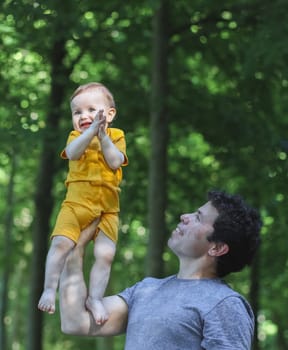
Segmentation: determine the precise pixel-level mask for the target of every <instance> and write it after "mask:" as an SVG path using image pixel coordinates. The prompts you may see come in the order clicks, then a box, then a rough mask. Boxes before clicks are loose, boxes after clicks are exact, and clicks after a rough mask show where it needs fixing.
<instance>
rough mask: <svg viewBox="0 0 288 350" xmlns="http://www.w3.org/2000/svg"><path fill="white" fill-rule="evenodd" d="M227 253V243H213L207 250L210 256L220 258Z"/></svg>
mask: <svg viewBox="0 0 288 350" xmlns="http://www.w3.org/2000/svg"><path fill="white" fill-rule="evenodd" d="M228 252H229V246H228V244H227V243H223V242H214V243H213V246H212V247H211V248H210V249H209V250H208V255H210V256H221V255H225V254H227V253H228Z"/></svg>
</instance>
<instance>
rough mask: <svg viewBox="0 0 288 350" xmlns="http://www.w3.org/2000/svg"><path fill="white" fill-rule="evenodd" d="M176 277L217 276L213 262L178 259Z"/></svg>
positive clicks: (198, 277)
mask: <svg viewBox="0 0 288 350" xmlns="http://www.w3.org/2000/svg"><path fill="white" fill-rule="evenodd" d="M177 277H178V278H182V279H202V278H218V276H217V273H216V270H215V266H214V264H213V265H212V264H207V263H205V260H204V261H203V260H202V259H200V260H194V261H183V260H182V261H180V266H179V271H178V274H177Z"/></svg>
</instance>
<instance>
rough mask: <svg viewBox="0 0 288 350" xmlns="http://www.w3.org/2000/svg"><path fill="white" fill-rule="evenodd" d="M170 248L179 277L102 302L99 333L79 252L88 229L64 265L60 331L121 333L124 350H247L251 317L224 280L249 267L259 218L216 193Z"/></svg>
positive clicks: (151, 281)
mask: <svg viewBox="0 0 288 350" xmlns="http://www.w3.org/2000/svg"><path fill="white" fill-rule="evenodd" d="M180 219H181V220H180V223H179V224H178V225H177V227H176V229H175V230H174V231H173V232H172V235H171V237H170V239H169V241H168V245H169V247H170V249H171V250H172V251H173V252H174V253H175V254H176V256H177V257H178V259H179V271H178V273H177V275H174V276H170V277H167V278H164V279H155V278H146V279H144V280H143V281H141V282H139V283H137V284H136V285H134V286H132V287H131V288H127V289H126V290H124V291H123V292H121V293H119V294H118V295H114V296H110V297H106V298H104V305H105V307H106V309H107V310H108V313H109V319H108V321H107V322H106V323H105V324H104V325H102V326H97V325H96V324H95V322H94V321H93V317H92V316H91V315H90V313H89V312H88V311H87V310H86V309H85V307H84V305H85V300H86V298H87V289H86V286H85V282H84V279H83V273H82V265H81V262H83V255H84V248H85V245H86V243H87V242H88V241H89V239H90V237H91V236H92V234H93V227H90V228H88V229H86V230H85V231H84V232H83V235H82V237H83V238H82V240H81V241H80V242H79V243H78V245H77V246H76V248H75V249H74V250H73V251H72V253H71V254H70V256H69V257H68V259H67V262H66V266H65V270H64V271H63V274H62V277H61V284H60V313H61V324H62V330H63V332H65V333H68V334H78V335H90V336H93V335H95V336H97V335H99V336H112V335H117V334H121V333H125V332H126V345H125V349H126V350H144V349H145V350H146V349H153V350H170V349H171V350H176V349H179V350H180V349H181V350H186V349H187V350H188V349H189V350H192V349H193V350H200V349H207V350H216V349H217V350H220V349H221V350H222V349H225V350H227V349H230V350H235V349H237V350H244V349H245V350H248V349H250V348H251V344H252V338H253V332H254V316H253V312H252V310H251V307H250V305H249V304H248V302H247V301H246V300H245V299H244V298H243V297H242V296H241V295H240V294H238V293H237V292H235V291H234V290H232V289H231V288H230V287H229V286H228V285H226V284H225V283H224V282H223V281H222V280H221V278H222V277H224V276H226V275H227V274H229V273H230V272H235V271H240V270H241V269H242V268H244V266H246V265H249V264H250V263H251V262H252V259H253V256H254V255H255V253H256V251H257V248H258V246H259V243H260V229H261V226H262V223H261V219H260V216H259V214H258V212H257V211H256V210H255V209H253V208H250V207H248V206H247V205H246V204H245V203H244V201H243V200H242V198H241V197H239V196H235V195H234V196H233V195H228V194H226V193H224V192H221V191H211V192H209V193H208V202H206V203H205V204H204V205H203V206H201V207H200V208H199V209H198V210H196V211H195V212H194V213H191V214H184V215H182V216H181V218H180Z"/></svg>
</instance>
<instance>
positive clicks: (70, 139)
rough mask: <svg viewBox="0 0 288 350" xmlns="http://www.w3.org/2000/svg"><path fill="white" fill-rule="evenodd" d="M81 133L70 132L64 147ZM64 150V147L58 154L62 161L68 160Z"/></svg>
mask: <svg viewBox="0 0 288 350" xmlns="http://www.w3.org/2000/svg"><path fill="white" fill-rule="evenodd" d="M80 134H81V133H80V132H79V131H76V130H73V131H71V132H70V134H69V136H68V139H67V142H66V146H67V145H68V144H69V143H70V142H71V141H73V140H74V139H76V137H78V136H79V135H80ZM65 149H66V147H65V148H64V149H63V150H62V152H61V153H60V157H61V158H62V159H68V158H67V155H66V152H65Z"/></svg>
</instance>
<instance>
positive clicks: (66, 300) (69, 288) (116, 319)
mask: <svg viewBox="0 0 288 350" xmlns="http://www.w3.org/2000/svg"><path fill="white" fill-rule="evenodd" d="M96 225H97V221H96V222H94V223H92V224H91V225H90V226H88V227H87V228H86V229H85V230H83V231H82V232H81V236H80V239H79V242H78V243H77V245H76V246H75V248H74V249H73V250H72V251H71V253H70V254H69V255H68V257H67V259H66V262H65V267H64V270H63V272H62V274H61V278H60V289H59V292H60V317H61V329H62V331H63V332H64V333H67V334H75V335H76V334H77V335H90V336H91V335H99V336H100V335H101V336H112V335H117V334H120V333H124V332H125V330H126V325H127V317H128V306H127V304H126V302H125V301H124V300H123V299H122V298H120V297H119V296H117V295H114V296H110V297H105V298H104V300H103V303H104V306H105V308H106V309H107V311H108V314H109V319H108V321H107V322H105V323H104V324H103V325H101V326H98V325H96V323H95V321H94V318H93V316H92V314H91V313H90V312H89V311H87V309H86V308H85V301H86V298H87V286H86V283H85V280H84V276H83V256H84V250H85V246H86V244H87V243H88V242H89V240H90V239H91V237H92V236H93V233H94V232H95V228H96Z"/></svg>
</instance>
